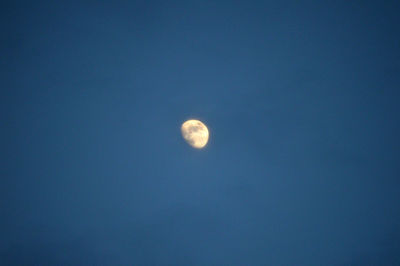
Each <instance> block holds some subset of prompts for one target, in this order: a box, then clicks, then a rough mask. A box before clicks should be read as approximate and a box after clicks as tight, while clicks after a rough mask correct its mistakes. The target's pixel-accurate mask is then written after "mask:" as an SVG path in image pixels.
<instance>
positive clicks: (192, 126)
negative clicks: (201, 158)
mask: <svg viewBox="0 0 400 266" xmlns="http://www.w3.org/2000/svg"><path fill="white" fill-rule="evenodd" d="M181 132H182V136H183V138H184V139H185V140H186V142H187V143H188V144H189V145H190V146H192V147H193V148H196V149H201V148H204V146H206V144H207V141H208V129H207V127H206V125H204V124H203V123H202V122H201V121H199V120H188V121H186V122H185V123H183V124H182V127H181Z"/></svg>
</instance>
